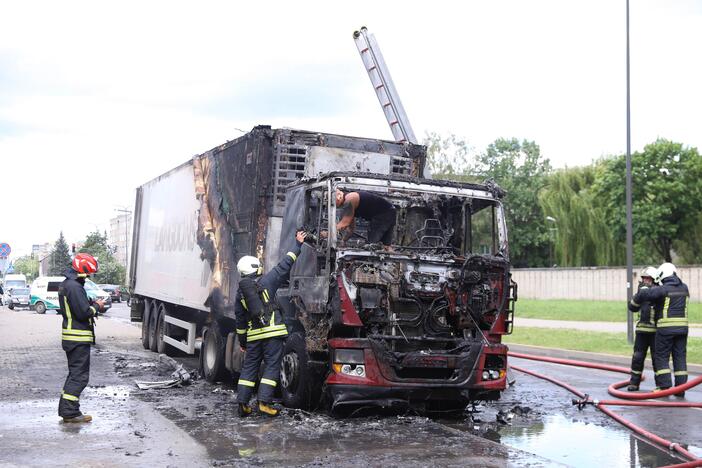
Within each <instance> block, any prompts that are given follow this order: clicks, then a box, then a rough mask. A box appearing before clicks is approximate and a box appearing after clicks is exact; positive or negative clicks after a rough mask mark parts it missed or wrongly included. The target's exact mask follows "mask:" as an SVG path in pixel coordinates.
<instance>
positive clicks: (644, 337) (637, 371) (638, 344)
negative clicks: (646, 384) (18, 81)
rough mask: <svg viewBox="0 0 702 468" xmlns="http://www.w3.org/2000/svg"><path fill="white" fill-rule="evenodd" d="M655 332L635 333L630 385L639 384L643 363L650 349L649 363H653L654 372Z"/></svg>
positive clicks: (654, 369)
mask: <svg viewBox="0 0 702 468" xmlns="http://www.w3.org/2000/svg"><path fill="white" fill-rule="evenodd" d="M655 342H656V332H640V331H637V332H636V337H635V338H634V354H633V355H632V356H631V379H630V380H629V383H630V384H631V385H639V384H641V375H642V373H643V369H644V362H645V361H646V354H647V353H648V349H649V348H651V362H652V363H653V371H654V372H655V371H656V362H655V354H656V351H655V349H656V347H655Z"/></svg>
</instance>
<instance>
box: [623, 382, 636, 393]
mask: <svg viewBox="0 0 702 468" xmlns="http://www.w3.org/2000/svg"><path fill="white" fill-rule="evenodd" d="M626 390H627V391H628V392H636V391H638V390H639V386H638V385H636V384H633V383H629V386H628V387H626Z"/></svg>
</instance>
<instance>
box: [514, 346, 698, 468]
mask: <svg viewBox="0 0 702 468" xmlns="http://www.w3.org/2000/svg"><path fill="white" fill-rule="evenodd" d="M509 355H510V356H512V357H516V358H520V359H529V360H532V361H542V362H550V363H554V364H562V365H567V366H576V367H587V368H590V369H599V370H605V371H609V372H618V373H622V374H629V372H630V371H629V369H627V368H624V367H619V366H612V365H607V364H596V363H592V362H585V361H577V360H572V359H559V358H552V357H544V356H534V355H531V354H524V353H515V352H510V353H509ZM510 368H512V369H514V370H516V371H519V372H523V373H525V374H529V375H532V376H534V377H537V378H540V379H543V380H546V381H548V382H551V383H554V384H556V385H558V386H560V387H562V388H565V389H566V390H568V391H569V392H571V393H573V394H575V395H577V396H578V397H580V399H579V400H578V399H573V404H574V405H577V406H578V409H582V408H584V407H585V406H587V405H592V406H594V407H595V408H597V409H598V410H600V411H602V412H603V413H604V414H606V415H607V416H609V417H611V418H612V419H614V420H615V421H617V422H618V423H620V424H622V425H623V426H625V427H626V428H628V429H630V430H631V431H633V432H635V433H636V434H639V435H640V436H642V437H643V438H644V439H647V440H648V441H650V442H652V443H653V444H654V445H655V446H658V447H665V448H666V449H668V450H671V451H674V452H676V453H677V454H678V455H680V456H682V457H684V458H685V459H687V460H689V462H687V463H681V464H677V465H674V466H676V467H678V468H683V467H695V466H702V459H700V458H698V457H697V456H696V455H694V454H693V453H691V452H689V451H688V450H686V449H685V448H683V447H682V446H681V445H680V444H678V443H675V442H671V441H669V440H667V439H664V438H662V437H660V436H658V435H656V434H654V433H652V432H649V431H647V430H646V429H644V428H642V427H639V426H637V425H635V424H634V423H632V422H631V421H628V420H627V419H625V418H624V417H622V416H620V415H618V414H616V413H614V412H613V411H611V410H610V409H609V408H607V407H606V406H607V405H609V406H615V405H616V406H655V407H677V408H702V403H696V402H670V401H622V400H597V399H592V398H590V396H589V395H587V394H586V393H583V392H581V391H580V390H578V389H577V388H575V387H573V386H572V385H570V384H568V383H566V382H562V381H560V380H557V379H554V378H553V377H549V376H547V375H544V374H540V373H538V372H534V371H531V370H528V369H525V368H522V367H519V366H514V365H510ZM628 383H629V381H628V380H625V381H621V382H616V383H613V384H611V385H610V386H609V387H608V389H607V391H608V393H609V394H610V395H612V396H615V397H618V398H625V399H626V400H644V399H651V398H662V397H665V396H668V395H673V394H678V393H681V392H684V391H685V390H687V389H689V388H692V387H695V386H697V385H699V384H701V383H702V377H697V378H695V379H692V380H690V381H689V382H687V383H685V384H683V385H678V386H677V387H671V388H669V389H666V390H662V391H658V392H643V393H630V392H622V391H621V390H618V389H619V388H621V387H623V386H625V385H627V384H628Z"/></svg>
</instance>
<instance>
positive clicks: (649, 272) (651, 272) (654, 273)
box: [639, 266, 658, 280]
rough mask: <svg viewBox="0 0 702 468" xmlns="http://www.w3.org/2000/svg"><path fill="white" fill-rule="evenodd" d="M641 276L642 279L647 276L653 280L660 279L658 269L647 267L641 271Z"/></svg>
mask: <svg viewBox="0 0 702 468" xmlns="http://www.w3.org/2000/svg"><path fill="white" fill-rule="evenodd" d="M639 276H640V277H642V278H643V277H644V276H647V277H649V278H651V279H652V280H655V279H656V278H658V269H657V268H656V267H652V266H647V267H646V268H644V269H643V270H641V274H640V275H639Z"/></svg>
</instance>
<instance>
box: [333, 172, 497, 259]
mask: <svg viewBox="0 0 702 468" xmlns="http://www.w3.org/2000/svg"><path fill="white" fill-rule="evenodd" d="M331 182H332V183H331V184H330V185H331V186H330V187H329V193H334V192H335V190H336V189H337V188H339V189H341V190H344V191H356V190H367V191H370V192H374V193H378V194H381V195H382V194H383V193H385V194H388V195H389V196H390V197H393V198H397V197H399V196H400V195H401V194H402V193H406V194H419V195H423V194H428V195H444V196H452V197H457V198H463V199H465V200H466V201H467V200H470V199H482V200H486V201H489V202H490V203H493V204H494V216H495V228H496V229H494V230H493V235H496V239H495V240H496V241H497V246H496V249H495V252H493V254H497V255H500V256H502V257H504V258H505V259H509V246H508V242H507V224H506V221H505V210H504V206H503V205H502V201H501V200H500V199H499V198H498V197H496V196H495V195H494V194H493V193H492V192H490V191H489V190H487V188H486V189H485V190H479V189H475V188H468V187H465V188H462V187H455V186H444V185H433V184H427V183H414V182H407V181H397V180H382V179H370V178H368V179H366V178H363V177H335V178H333V179H332V181H331ZM329 198H330V200H329V205H328V206H329V221H330V226H329V233H330V235H329V244H330V247H332V248H337V246H338V242H337V236H336V222H333V223H332V220H336V219H337V213H336V210H337V208H336V203H333V201H332V197H329ZM464 235H465V234H464ZM398 247H399V248H400V249H401V247H400V246H398ZM343 250H351V249H349V248H348V247H343Z"/></svg>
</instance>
